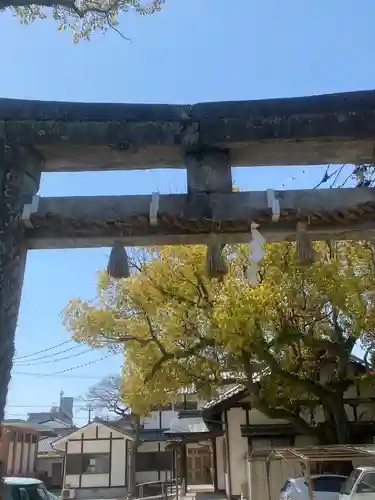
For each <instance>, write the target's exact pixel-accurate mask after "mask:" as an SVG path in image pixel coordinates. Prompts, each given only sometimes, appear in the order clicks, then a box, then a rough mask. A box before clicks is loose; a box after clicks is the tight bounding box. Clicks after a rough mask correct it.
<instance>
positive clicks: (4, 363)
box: [0, 139, 40, 477]
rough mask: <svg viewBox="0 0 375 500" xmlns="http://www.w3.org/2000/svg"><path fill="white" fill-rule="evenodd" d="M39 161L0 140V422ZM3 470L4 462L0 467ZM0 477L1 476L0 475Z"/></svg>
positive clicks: (12, 352) (10, 365) (10, 360)
mask: <svg viewBox="0 0 375 500" xmlns="http://www.w3.org/2000/svg"><path fill="white" fill-rule="evenodd" d="M39 180H40V160H39V158H37V157H36V156H33V155H31V154H30V153H29V152H27V151H26V150H25V149H23V148H18V147H12V148H10V147H9V146H7V144H6V143H5V141H4V139H0V423H1V422H2V421H3V420H4V409H5V403H6V398H7V393H8V386H9V381H10V376H11V369H12V361H13V355H14V336H15V331H16V326H17V317H18V309H19V305H20V300H21V293H22V284H23V276H24V270H25V263H26V253H27V242H26V238H25V233H24V226H23V223H22V222H21V220H20V218H21V215H22V210H23V207H24V204H25V203H29V202H30V201H31V198H32V196H33V195H35V194H36V192H37V190H38V188H39ZM0 473H1V474H2V473H4V464H3V466H2V467H1V466H0ZM1 477H2V476H1Z"/></svg>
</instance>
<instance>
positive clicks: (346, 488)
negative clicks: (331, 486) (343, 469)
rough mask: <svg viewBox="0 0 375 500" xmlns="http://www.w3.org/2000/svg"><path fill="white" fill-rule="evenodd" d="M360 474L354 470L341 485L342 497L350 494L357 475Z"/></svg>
mask: <svg viewBox="0 0 375 500" xmlns="http://www.w3.org/2000/svg"><path fill="white" fill-rule="evenodd" d="M360 474H361V471H360V470H358V469H354V470H353V471H352V473H351V474H350V476H349V477H348V479H347V480H346V481H345V482H344V483H343V485H342V487H341V494H342V495H350V493H351V492H352V489H353V486H354V484H355V482H356V481H357V479H358V477H359V475H360Z"/></svg>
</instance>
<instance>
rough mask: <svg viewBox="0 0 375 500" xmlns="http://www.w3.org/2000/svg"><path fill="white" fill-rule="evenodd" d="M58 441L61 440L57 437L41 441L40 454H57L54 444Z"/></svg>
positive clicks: (39, 445)
mask: <svg viewBox="0 0 375 500" xmlns="http://www.w3.org/2000/svg"><path fill="white" fill-rule="evenodd" d="M58 439H60V438H59V437H57V436H54V437H47V438H44V439H40V440H39V443H38V453H51V452H55V451H56V450H55V449H54V448H53V446H52V444H53V443H54V442H55V441H57V440H58Z"/></svg>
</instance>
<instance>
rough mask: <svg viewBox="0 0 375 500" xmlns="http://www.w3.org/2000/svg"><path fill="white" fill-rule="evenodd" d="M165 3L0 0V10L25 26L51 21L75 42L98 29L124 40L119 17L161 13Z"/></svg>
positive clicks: (143, 0)
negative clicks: (71, 35) (131, 13)
mask: <svg viewBox="0 0 375 500" xmlns="http://www.w3.org/2000/svg"><path fill="white" fill-rule="evenodd" d="M164 3H165V0H40V1H38V2H31V1H30V0H0V11H5V10H10V11H12V13H13V14H14V15H15V16H17V17H18V18H19V19H20V21H21V22H22V23H23V24H29V23H31V22H33V21H36V20H38V19H52V20H54V21H55V22H56V23H57V27H58V29H59V30H60V31H63V30H66V29H69V30H70V31H72V33H73V40H74V42H78V41H80V40H82V39H89V38H90V36H91V35H92V33H93V32H94V31H96V30H99V31H101V32H105V31H108V30H109V29H112V30H114V31H116V32H117V33H118V34H119V35H120V36H122V38H126V36H125V34H124V33H123V32H122V31H121V29H120V28H119V19H120V16H121V15H122V14H124V13H129V12H135V13H137V14H140V15H142V16H146V15H151V14H154V13H156V12H158V11H160V10H161V8H162V6H163V4H164Z"/></svg>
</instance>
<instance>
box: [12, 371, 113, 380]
mask: <svg viewBox="0 0 375 500" xmlns="http://www.w3.org/2000/svg"><path fill="white" fill-rule="evenodd" d="M13 375H25V376H27V377H47V378H50V377H51V378H70V379H73V378H76V379H84V380H101V379H102V378H103V375H102V376H98V377H94V376H91V375H54V374H51V373H29V372H13Z"/></svg>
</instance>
